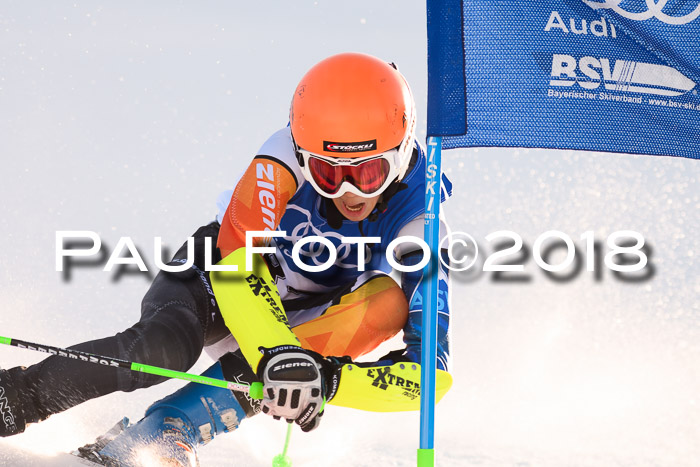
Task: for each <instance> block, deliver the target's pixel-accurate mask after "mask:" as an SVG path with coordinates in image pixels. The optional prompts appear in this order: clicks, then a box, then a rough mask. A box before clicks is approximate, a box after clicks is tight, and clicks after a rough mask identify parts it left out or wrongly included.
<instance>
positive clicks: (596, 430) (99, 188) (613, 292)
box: [0, 1, 700, 467]
mask: <svg viewBox="0 0 700 467" xmlns="http://www.w3.org/2000/svg"><path fill="white" fill-rule="evenodd" d="M3 6H4V8H3V11H4V13H3V15H2V16H0V38H1V40H0V64H1V66H0V129H1V130H0V134H1V135H2V136H1V137H0V148H1V154H2V175H3V176H2V184H0V194H1V195H2V199H3V200H4V201H3V203H2V205H1V206H0V226H2V229H1V230H0V232H2V236H1V237H0V238H1V239H2V243H1V246H0V251H1V252H2V254H1V255H0V264H1V265H2V267H1V268H0V303H2V312H0V313H1V314H0V316H2V318H1V319H0V335H5V336H10V337H15V338H21V339H26V340H34V341H38V342H45V343H47V344H53V345H58V346H67V345H70V344H72V343H75V342H78V341H83V340H87V339H93V338H97V337H102V336H106V335H110V334H113V333H115V332H118V331H121V330H123V329H124V328H126V327H128V326H129V325H131V324H132V323H133V322H134V321H135V320H136V319H137V318H138V315H139V303H140V299H141V296H142V295H143V293H144V292H145V291H146V289H147V287H148V283H149V281H148V279H147V278H145V277H143V276H126V277H123V278H121V279H120V280H118V281H116V282H115V281H113V275H112V274H110V273H106V272H102V271H101V270H100V268H82V269H76V270H74V271H73V275H72V279H71V280H70V281H66V280H64V279H63V278H62V275H61V273H58V272H56V271H55V256H54V251H55V232H56V231H57V230H92V231H96V232H98V233H99V234H100V236H101V237H102V239H103V241H104V243H105V244H106V245H107V246H108V247H109V248H110V249H111V248H114V246H115V245H116V243H117V241H118V240H119V238H120V237H122V236H130V237H132V238H133V239H134V242H135V243H136V244H137V245H138V246H139V247H140V248H141V251H142V253H143V255H144V257H145V258H146V261H147V263H148V264H149V265H153V251H152V249H153V248H152V241H153V237H155V236H162V237H163V241H164V243H165V244H166V245H168V246H170V247H171V248H176V247H177V246H179V245H180V244H181V243H182V241H183V240H184V238H185V237H186V236H187V235H189V234H191V233H192V232H194V230H195V229H196V228H197V227H198V226H199V225H201V224H203V223H206V222H208V221H209V220H211V219H212V218H213V215H214V213H215V201H216V197H217V195H218V193H219V192H220V191H222V190H225V189H228V188H230V187H231V184H232V180H233V179H235V177H236V175H237V174H238V173H239V172H240V171H241V170H242V169H243V168H244V167H245V165H246V164H247V162H248V160H249V159H250V157H251V156H252V155H253V154H254V153H255V151H256V150H257V148H258V147H259V145H260V144H261V143H262V142H263V141H264V140H265V138H266V137H267V136H268V135H269V134H270V133H272V132H273V131H274V130H276V129H277V128H279V127H281V126H283V125H285V123H286V118H287V112H288V104H289V101H290V96H291V94H292V91H293V89H294V87H295V85H296V83H297V81H298V79H299V78H300V77H301V75H302V74H303V73H304V71H305V70H306V69H308V68H309V67H310V66H311V65H312V64H314V63H315V62H317V61H318V60H320V59H321V58H323V57H325V56H327V55H330V54H332V53H336V52H341V51H347V50H354V51H363V52H368V53H373V54H375V55H378V56H380V57H383V58H385V59H387V60H393V61H396V62H397V63H398V64H399V66H400V68H401V70H402V71H403V72H404V73H405V74H406V76H407V78H408V79H409V81H410V82H411V83H412V85H413V88H414V93H415V95H416V96H417V104H418V111H419V114H420V115H425V96H426V89H425V86H426V78H425V76H426V69H425V14H424V5H423V3H422V2H399V1H390V2H389V1H387V2H381V3H380V2H376V3H375V2H371V1H357V2H352V3H347V2H302V1H297V2H281V1H277V2H265V3H264V4H263V3H261V4H260V5H255V4H247V5H246V6H245V7H241V6H239V4H237V3H234V2H207V3H201V2H165V1H152V2H134V1H126V2H119V3H118V4H117V3H113V2H104V1H94V2H66V1H51V2H31V3H30V2H21V1H7V2H4V4H3ZM424 129H425V121H424V119H423V120H422V124H421V125H420V131H421V138H424ZM444 167H445V171H446V173H447V174H448V175H449V176H450V177H451V178H452V180H453V181H454V182H455V197H454V199H453V200H452V201H451V202H450V204H449V205H448V206H447V207H446V210H447V213H448V215H449V218H450V222H451V225H452V228H453V229H454V230H459V231H465V232H469V233H470V234H471V235H472V236H474V237H475V238H476V239H477V240H478V241H479V243H480V245H481V246H482V247H486V249H487V251H492V250H489V245H488V242H487V241H486V240H485V236H486V235H487V234H489V233H490V232H494V231H497V230H512V231H515V232H518V233H519V234H520V235H521V236H522V237H523V239H524V240H525V242H526V244H528V245H530V246H532V244H533V243H534V241H535V239H536V238H537V236H538V235H540V234H542V233H543V232H546V231H548V230H552V229H556V230H561V231H563V232H566V233H567V234H569V235H570V236H571V237H572V238H573V239H574V240H575V241H576V243H577V245H579V246H580V247H581V246H582V245H583V242H582V241H581V240H580V239H579V237H580V235H581V234H583V233H584V232H585V231H588V230H592V231H594V232H595V236H596V238H597V239H598V240H601V241H604V240H605V238H606V237H607V236H608V235H609V234H610V233H612V232H615V231H618V230H636V231H638V232H640V233H642V234H643V235H644V237H645V238H646V240H647V242H648V243H649V244H650V245H651V246H653V255H652V260H651V261H652V263H653V265H654V267H655V268H656V274H655V276H654V277H653V279H651V280H648V281H645V282H641V283H638V284H631V283H623V282H620V281H619V280H617V279H615V278H614V277H613V275H612V274H611V273H610V271H608V270H605V271H604V273H603V277H602V279H601V280H600V281H595V280H594V277H593V274H592V273H589V272H586V271H585V270H584V271H582V272H581V273H580V274H579V275H578V276H577V277H576V278H575V279H574V280H572V281H570V282H567V283H563V284H562V283H555V282H553V281H552V280H550V279H549V278H547V276H546V275H545V274H544V273H543V272H542V271H541V270H539V269H537V268H536V266H535V264H534V262H533V260H532V259H531V258H530V259H529V261H527V263H525V268H526V273H527V274H529V275H530V276H531V278H532V279H531V281H530V282H528V283H515V284H512V283H509V284H503V283H495V282H493V281H492V276H491V274H486V273H483V274H477V275H476V276H471V275H465V274H456V275H454V276H453V277H454V280H453V290H454V296H453V316H454V318H453V322H454V324H453V329H454V333H453V356H454V366H455V371H454V377H455V385H454V388H453V389H452V391H451V392H450V393H449V394H448V395H447V396H446V398H445V400H444V401H443V402H442V403H441V404H440V405H439V410H438V414H437V433H436V451H437V459H438V463H439V465H440V466H483V467H500V466H518V467H526V466H528V467H530V466H562V465H567V466H581V467H588V466H634V467H646V466H674V467H682V466H691V465H697V459H698V458H700V443H698V442H697V441H698V440H699V439H700V400H699V399H698V394H700V305H699V303H700V300H698V298H699V297H700V261H699V260H698V257H700V246H699V245H698V235H697V233H698V232H699V231H700V215H699V214H698V212H699V210H700V190H699V189H698V187H699V186H700V185H699V183H698V182H699V179H700V165H698V163H697V162H696V161H691V160H680V159H674V158H663V157H640V156H629V155H614V154H590V153H584V152H574V151H548V150H523V149H479V150H475V149H469V150H457V151H449V152H447V153H445V155H444ZM110 251H111V250H110ZM482 258H483V257H482ZM40 358H41V355H36V354H33V353H31V352H29V351H24V350H19V349H14V348H0V366H2V367H4V368H9V367H12V366H15V365H20V364H22V365H28V364H31V363H34V362H36V361H38V360H40ZM210 363H211V362H210V361H209V360H208V359H207V358H206V357H203V358H202V359H201V360H200V362H199V363H198V364H197V366H196V368H195V369H194V371H202V370H203V369H205V368H206V367H207V366H208V365H209V364H210ZM180 385H181V383H178V382H168V383H165V384H163V385H160V386H158V387H155V388H150V389H147V390H142V391H138V392H136V393H132V394H114V395H110V396H107V397H105V398H103V399H101V400H95V401H90V402H88V403H86V404H83V405H82V406H79V407H76V408H74V409H71V410H69V411H67V412H65V413H63V414H60V415H56V416H54V417H52V418H51V419H49V420H48V421H46V422H44V423H41V424H38V425H35V426H32V427H30V428H29V429H28V430H27V432H26V433H25V434H23V435H20V436H17V437H14V438H11V439H2V440H0V465H8V466H10V465H13V466H14V465H23V461H22V460H21V457H20V458H18V457H17V454H16V453H17V450H20V451H22V450H23V451H24V452H31V453H34V454H37V455H38V454H52V453H57V452H61V451H69V450H71V449H73V448H75V447H76V446H79V445H82V444H84V443H87V442H89V441H92V440H93V439H94V438H95V437H96V436H97V435H99V434H101V433H103V432H104V431H106V430H107V429H109V428H110V427H111V426H112V425H113V424H114V423H115V422H116V421H117V420H118V419H120V418H121V417H122V416H124V415H126V416H129V417H130V418H132V419H134V420H138V419H139V418H140V416H141V414H142V413H143V410H144V409H145V408H146V407H147V406H148V405H149V403H150V402H152V401H154V400H156V399H157V398H159V397H162V396H163V395H165V394H167V393H169V392H171V391H173V390H174V389H176V388H177V387H179V386H180ZM284 430H285V427H284V425H283V424H281V423H278V422H274V421H273V420H270V419H268V418H267V417H262V416H261V417H257V418H256V419H252V420H248V421H246V422H245V423H244V425H243V426H242V427H241V429H240V430H238V431H237V432H235V433H233V434H230V435H228V436H225V437H222V439H218V438H217V439H216V440H215V441H214V442H213V443H212V444H210V445H208V446H206V447H204V448H203V449H201V450H200V457H201V462H202V465H203V466H205V467H209V466H211V467H213V466H224V465H242V466H264V465H270V463H271V459H272V458H273V457H274V456H275V455H276V454H278V453H279V452H280V451H281V449H282V445H283V442H284ZM417 446H418V414H417V413H401V414H374V413H363V412H358V411H353V410H349V409H341V408H336V407H331V408H329V410H328V413H327V415H326V416H325V417H324V421H323V424H322V426H321V427H320V429H318V430H317V431H315V432H313V433H310V434H302V433H301V432H299V431H295V433H294V435H293V437H292V442H291V451H290V456H291V457H292V459H293V461H294V465H295V466H328V465H342V466H376V465H395V466H408V465H414V464H415V449H416V448H417Z"/></svg>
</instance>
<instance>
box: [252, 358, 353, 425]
mask: <svg viewBox="0 0 700 467" xmlns="http://www.w3.org/2000/svg"><path fill="white" fill-rule="evenodd" d="M260 351H261V352H262V353H263V358H262V360H261V361H260V364H259V365H258V377H259V378H260V379H261V380H262V382H263V385H264V399H263V401H262V410H263V412H264V413H266V414H268V415H272V416H273V417H274V418H276V419H280V418H284V419H286V420H287V422H289V423H292V422H296V423H297V424H298V425H299V426H300V427H301V429H302V431H311V430H313V429H314V428H316V427H317V426H318V425H319V423H320V421H321V420H320V419H321V416H322V415H323V408H324V406H325V402H327V401H329V400H331V399H332V398H333V396H335V393H336V391H337V390H338V384H339V382H340V369H341V367H342V365H343V363H345V361H346V359H345V357H343V358H335V357H329V358H324V357H323V356H321V355H320V354H317V353H316V352H312V351H310V350H305V349H303V348H301V347H297V346H293V345H283V346H279V347H273V348H271V349H266V348H264V347H261V348H260ZM348 360H349V359H348Z"/></svg>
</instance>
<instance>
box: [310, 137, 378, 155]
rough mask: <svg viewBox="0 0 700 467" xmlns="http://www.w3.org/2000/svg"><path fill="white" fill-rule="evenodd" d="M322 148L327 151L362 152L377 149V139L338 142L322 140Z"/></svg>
mask: <svg viewBox="0 0 700 467" xmlns="http://www.w3.org/2000/svg"><path fill="white" fill-rule="evenodd" d="M323 149H325V150H326V151H329V152H364V151H374V150H375V149H377V140H376V139H371V140H369V141H359V142H356V143H338V142H335V141H324V142H323Z"/></svg>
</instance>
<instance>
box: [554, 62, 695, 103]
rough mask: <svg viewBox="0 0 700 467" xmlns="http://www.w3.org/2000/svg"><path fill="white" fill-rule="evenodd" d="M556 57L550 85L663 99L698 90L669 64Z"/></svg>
mask: <svg viewBox="0 0 700 467" xmlns="http://www.w3.org/2000/svg"><path fill="white" fill-rule="evenodd" d="M611 62H612V60H611V59H609V58H596V57H581V58H580V59H578V60H577V59H576V58H575V57H573V56H571V55H564V54H554V55H553V56H552V76H551V79H550V81H549V84H550V85H551V86H573V85H575V84H577V85H578V86H580V87H582V88H584V89H598V88H599V87H600V86H601V85H603V86H604V88H605V89H606V90H608V91H626V92H638V93H643V94H657V95H661V96H680V95H681V94H685V93H686V92H688V91H690V90H691V89H693V88H694V87H695V83H694V82H693V81H692V80H690V79H688V78H687V77H686V76H685V75H684V74H683V73H681V72H680V71H678V70H676V69H675V68H671V67H669V66H666V65H657V64H654V63H642V62H633V61H630V60H615V61H614V64H613V63H611Z"/></svg>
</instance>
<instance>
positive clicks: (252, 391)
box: [0, 336, 263, 399]
mask: <svg viewBox="0 0 700 467" xmlns="http://www.w3.org/2000/svg"><path fill="white" fill-rule="evenodd" d="M0 344H6V345H10V346H12V347H18V348H20V349H29V350H36V351H38V352H44V353H48V354H51V355H58V356H59V357H65V358H72V359H74V360H80V361H83V362H88V363H95V364H97V365H105V366H110V367H115V368H126V369H127V370H131V371H140V372H142V373H148V374H151V375H158V376H165V377H166V378H176V379H182V380H185V381H191V382H193V383H199V384H207V385H209V386H216V387H219V388H224V389H229V390H231V391H238V392H243V393H247V394H249V395H250V397H251V399H262V398H263V385H262V383H260V382H254V383H253V384H251V385H247V384H240V383H234V382H232V381H226V380H223V379H216V378H210V377H208V376H201V375H195V374H192V373H185V372H182V371H175V370H168V369H167V368H160V367H157V366H152V365H145V364H143V363H136V362H129V361H126V360H122V359H119V358H113V357H104V356H102V355H96V354H92V353H89V352H83V351H81V350H70V349H62V348H60V347H53V346H50V345H42V344H35V343H33V342H27V341H23V340H19V339H12V338H9V337H2V336H0Z"/></svg>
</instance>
